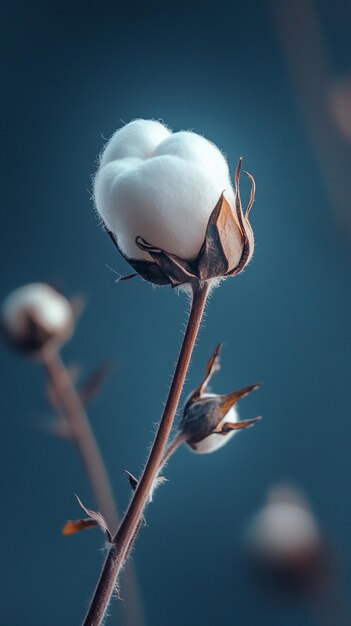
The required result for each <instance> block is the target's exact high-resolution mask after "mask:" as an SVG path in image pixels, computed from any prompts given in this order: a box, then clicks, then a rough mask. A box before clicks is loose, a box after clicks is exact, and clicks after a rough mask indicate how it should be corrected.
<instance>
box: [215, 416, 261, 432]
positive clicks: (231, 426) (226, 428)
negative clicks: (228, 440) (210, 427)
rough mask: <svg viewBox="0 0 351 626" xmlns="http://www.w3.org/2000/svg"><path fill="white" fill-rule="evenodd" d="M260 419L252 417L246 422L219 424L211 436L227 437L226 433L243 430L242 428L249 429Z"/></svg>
mask: <svg viewBox="0 0 351 626" xmlns="http://www.w3.org/2000/svg"><path fill="white" fill-rule="evenodd" d="M260 419H261V417H254V418H252V419H248V420H242V421H241V422H225V423H224V424H219V425H218V426H217V428H216V429H215V430H214V431H213V434H216V435H228V433H230V432H232V431H233V430H243V429H244V428H249V427H250V426H253V425H254V424H256V422H258V421H259V420H260Z"/></svg>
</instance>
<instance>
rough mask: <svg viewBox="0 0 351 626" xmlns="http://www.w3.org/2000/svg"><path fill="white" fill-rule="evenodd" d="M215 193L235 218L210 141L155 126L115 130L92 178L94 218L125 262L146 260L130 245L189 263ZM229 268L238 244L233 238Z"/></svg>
mask: <svg viewBox="0 0 351 626" xmlns="http://www.w3.org/2000/svg"><path fill="white" fill-rule="evenodd" d="M222 192H224V196H225V198H226V200H227V201H228V203H229V204H230V206H231V208H232V210H233V214H234V215H235V206H234V191H233V188H232V184H231V181H230V176H229V169H228V165H227V162H226V160H225V158H224V156H223V154H222V153H221V152H220V150H219V149H218V148H217V147H216V146H215V145H214V144H213V143H211V142H210V141H208V140H207V139H205V138H204V137H201V136H200V135H197V134H195V133H193V132H185V131H181V132H178V133H174V134H172V133H171V131H170V130H169V129H168V128H166V127H165V126H164V125H162V124H161V123H160V122H156V121H153V120H140V119H139V120H134V121H132V122H130V123H129V124H127V125H126V126H124V127H123V128H121V129H120V130H117V131H116V133H115V134H114V135H113V136H112V137H111V139H110V141H109V142H108V144H107V146H106V148H105V150H104V151H103V153H102V155H101V161H100V167H99V169H98V172H97V174H96V177H95V184H94V198H95V204H96V208H97V211H98V213H99V215H100V216H101V218H102V220H103V222H104V224H105V225H106V227H107V229H108V230H109V231H111V233H112V234H113V236H114V237H115V239H116V241H117V244H118V247H119V248H120V251H121V252H122V254H123V255H124V256H125V257H126V258H128V259H138V260H150V255H149V254H148V253H147V252H146V251H144V250H141V249H140V248H139V247H138V246H137V245H136V243H135V240H136V238H137V237H142V238H143V239H144V240H145V241H147V242H149V243H150V244H152V246H155V247H158V248H160V249H163V250H165V251H167V252H168V253H169V254H174V255H177V256H178V257H180V258H182V259H184V260H190V259H194V258H195V257H196V256H197V255H198V253H199V251H200V248H201V246H202V244H203V242H204V239H205V235H206V228H207V224H208V220H209V218H210V216H211V213H212V211H213V209H214V207H215V206H216V204H217V202H218V200H219V198H220V196H221V194H222ZM233 248H234V255H235V259H234V264H239V261H240V259H241V255H242V251H243V238H242V233H241V231H240V228H239V226H238V225H237V226H236V232H235V234H234V245H233V244H232V250H233Z"/></svg>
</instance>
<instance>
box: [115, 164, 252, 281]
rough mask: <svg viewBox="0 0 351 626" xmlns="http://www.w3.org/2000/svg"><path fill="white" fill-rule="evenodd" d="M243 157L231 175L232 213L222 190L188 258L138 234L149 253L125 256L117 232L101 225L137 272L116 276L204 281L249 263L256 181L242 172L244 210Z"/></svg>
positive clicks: (231, 273)
mask: <svg viewBox="0 0 351 626" xmlns="http://www.w3.org/2000/svg"><path fill="white" fill-rule="evenodd" d="M241 166H242V158H240V159H239V163H238V165H237V168H236V171H235V177H234V183H235V213H233V210H232V208H231V206H230V204H229V202H228V201H227V200H226V198H225V197H224V194H223V193H222V194H221V196H220V198H219V199H218V202H217V204H216V206H215V207H214V209H213V211H212V213H211V215H210V218H209V220H208V223H207V228H206V235H205V239H204V241H203V244H202V246H201V248H200V251H199V253H198V255H197V256H196V257H195V258H193V259H190V260H186V259H182V258H180V257H179V256H177V255H175V254H171V253H170V252H168V251H166V250H163V249H162V248H159V247H157V246H155V245H153V244H152V242H148V241H146V240H145V239H144V238H143V237H141V236H138V237H136V239H135V243H136V245H137V246H138V248H140V250H142V251H143V252H147V253H148V255H149V256H150V257H151V259H152V260H151V261H149V260H140V259H136V258H133V257H127V256H126V255H125V254H124V253H123V251H122V250H121V248H120V246H119V245H118V241H117V238H116V236H115V235H114V234H113V233H112V232H111V231H110V230H109V229H108V228H107V227H106V225H104V228H105V230H106V232H107V234H108V235H109V237H110V238H111V239H112V241H113V243H114V245H115V246H116V248H117V249H118V250H119V252H120V254H121V255H122V256H123V257H124V258H125V259H126V261H128V263H129V264H130V265H131V266H132V267H133V269H134V270H135V272H136V274H135V273H133V274H128V275H126V276H122V277H121V278H120V279H119V280H128V279H130V278H134V277H135V276H136V275H137V274H139V275H140V276H141V277H142V278H144V279H145V280H147V281H149V282H151V283H154V284H156V285H171V286H172V287H178V286H180V285H183V284H186V283H192V282H197V281H206V280H211V279H213V278H223V277H227V276H235V275H237V274H239V273H240V272H241V271H242V270H243V269H244V268H245V266H246V265H247V264H248V263H249V261H250V259H251V257H252V255H253V250H254V237H253V232H252V228H251V225H250V222H249V213H250V210H251V208H252V205H253V202H254V198H255V181H254V178H253V176H252V175H251V174H249V173H248V172H244V174H245V175H246V176H248V178H249V179H250V181H251V191H250V198H249V202H248V205H247V208H246V210H245V213H244V211H243V208H242V203H241V197H240V173H241ZM238 237H241V245H242V251H241V256H240V259H239V262H238V261H237V247H238Z"/></svg>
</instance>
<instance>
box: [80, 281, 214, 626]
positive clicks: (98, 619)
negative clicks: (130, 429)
mask: <svg viewBox="0 0 351 626" xmlns="http://www.w3.org/2000/svg"><path fill="white" fill-rule="evenodd" d="M208 291H209V285H208V283H202V284H201V283H199V284H198V283H196V284H195V285H194V286H193V298H192V303H191V309H190V315H189V320H188V324H187V328H186V331H185V335H184V339H183V343H182V347H181V350H180V354H179V357H178V362H177V366H176V369H175V372H174V376H173V379H172V384H171V387H170V390H169V394H168V398H167V402H166V405H165V408H164V411H163V415H162V417H161V421H160V424H159V427H158V430H157V433H156V437H155V440H154V443H153V445H152V449H151V452H150V456H149V458H148V461H147V463H146V466H145V469H144V472H143V474H142V476H141V478H140V481H139V482H138V485H137V488H136V490H135V492H134V494H133V497H132V499H131V502H130V504H129V507H128V509H127V512H126V514H125V516H124V518H123V520H122V522H121V525H120V527H119V529H118V532H117V534H116V536H115V537H114V540H113V545H112V547H111V548H110V552H109V554H108V556H107V560H106V562H105V565H104V567H103V570H102V573H101V576H100V580H99V582H98V585H97V588H96V591H95V594H94V596H93V599H92V602H91V605H90V608H89V610H88V613H87V616H86V618H85V620H84V623H83V626H100V625H101V623H102V621H103V619H104V616H105V614H106V610H107V607H108V605H109V602H110V599H111V596H112V593H113V590H114V589H115V588H116V585H117V583H118V577H119V574H120V572H121V570H122V568H123V566H124V563H125V560H126V558H127V556H128V553H129V551H130V548H131V546H132V544H133V542H134V539H135V537H136V534H137V531H138V528H139V525H140V522H141V520H142V518H143V513H144V509H145V506H146V504H147V502H148V500H149V495H150V492H151V490H152V488H153V484H154V480H155V478H156V477H157V474H158V472H159V469H160V464H161V463H162V460H163V458H164V452H165V447H166V444H167V441H168V438H169V435H170V432H171V429H172V425H173V421H174V417H175V414H176V411H177V408H178V404H179V400H180V395H181V392H182V389H183V385H184V381H185V377H186V374H187V371H188V368H189V364H190V360H191V355H192V352H193V348H194V344H195V341H196V337H197V334H198V331H199V327H200V323H201V319H202V315H203V312H204V308H205V304H206V299H207V295H208Z"/></svg>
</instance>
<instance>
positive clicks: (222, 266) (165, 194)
mask: <svg viewBox="0 0 351 626" xmlns="http://www.w3.org/2000/svg"><path fill="white" fill-rule="evenodd" d="M241 168H242V160H241V159H240V160H239V162H238V165H237V167H236V170H235V174H234V183H232V181H231V176H230V172H229V167H228V164H227V161H226V159H225V157H224V155H223V154H222V152H221V151H220V150H219V149H218V148H217V147H216V146H215V145H214V144H213V143H211V142H210V141H208V140H207V139H205V138H204V137H202V136H200V135H198V134H196V133H194V132H190V131H181V132H175V133H173V132H172V131H171V130H170V129H169V128H168V127H167V126H165V125H164V124H163V123H161V122H158V121H154V120H143V119H137V120H134V121H132V122H130V123H129V124H126V125H125V126H123V127H122V128H120V129H119V130H117V131H116V132H115V133H114V134H113V135H112V137H111V139H110V140H109V141H108V143H107V144H106V146H105V147H104V149H103V151H102V153H101V155H100V160H99V166H98V170H97V172H96V175H95V178H94V191H93V197H94V202H95V207H96V211H97V213H98V215H99V218H100V220H101V224H102V226H103V228H104V230H105V231H106V232H107V233H108V235H109V236H110V238H111V239H112V241H113V243H114V245H115V246H116V248H117V250H118V251H119V252H120V254H121V255H122V256H123V257H124V259H126V261H127V262H128V263H129V264H130V266H131V268H132V273H130V274H128V275H126V276H123V277H122V279H123V280H127V279H131V278H133V277H136V276H138V275H139V276H141V277H142V278H143V279H144V280H146V281H148V282H150V283H152V284H154V285H160V286H161V285H170V286H171V287H179V288H180V289H181V290H184V291H185V292H186V293H187V294H188V295H189V299H190V311H189V317H188V321H187V326H186V330H185V334H184V338H183V341H182V345H181V348H180V353H179V357H178V361H177V364H176V367H175V371H174V374H173V378H172V382H171V386H170V389H169V393H168V397H167V400H166V403H165V406H164V411H163V413H162V416H161V419H160V422H159V425H158V428H157V432H156V435H155V439H154V442H153V445H152V447H151V451H150V454H149V457H148V460H147V462H146V464H145V467H144V470H143V472H142V474H141V476H140V477H139V478H136V477H135V476H133V475H132V474H130V473H129V472H127V475H128V478H129V482H130V484H131V486H132V489H133V494H132V497H131V500H130V503H129V506H128V508H127V511H126V513H125V515H124V517H123V519H122V521H121V523H120V525H119V527H118V530H117V532H116V533H115V534H114V533H113V532H112V531H111V529H110V528H109V527H108V523H107V522H106V520H104V519H103V518H101V515H100V513H97V512H94V511H91V510H88V509H86V508H85V507H84V510H85V513H86V514H87V515H88V517H87V518H85V520H78V521H77V522H76V525H77V526H76V527H77V528H78V527H79V525H80V524H82V525H83V526H82V527H84V524H86V525H87V527H89V526H90V525H96V526H100V528H101V529H102V530H103V532H104V533H105V535H106V538H107V541H108V543H109V544H110V548H109V551H108V554H107V558H106V561H105V564H104V566H103V570H102V573H101V576H100V579H99V581H98V584H97V587H96V590H95V593H94V595H93V598H92V601H91V604H90V606H89V609H88V612H87V615H86V617H85V620H84V626H100V624H102V622H103V621H104V618H105V617H106V612H107V608H108V605H109V602H110V599H111V596H112V595H113V593H115V594H117V595H118V594H119V579H120V574H121V571H122V569H123V567H124V565H125V563H126V561H127V559H128V556H129V554H130V551H131V549H132V547H133V543H134V541H135V538H136V536H137V534H138V531H139V529H140V527H141V525H142V521H143V519H144V514H145V508H146V506H147V504H148V503H149V502H151V501H152V496H153V494H154V491H155V488H156V487H157V486H158V485H159V484H161V483H162V482H163V481H164V477H163V476H162V469H163V467H164V465H165V463H166V461H168V460H169V458H170V456H171V455H172V454H173V453H174V452H175V450H176V449H177V448H178V446H179V445H180V444H181V443H185V444H186V445H188V446H190V447H191V448H192V449H193V450H194V452H198V453H208V452H212V451H215V450H217V449H219V448H220V447H222V445H223V444H224V443H226V442H227V441H229V440H230V439H231V437H232V436H233V434H234V433H235V432H237V431H238V430H242V429H243V428H246V427H247V426H251V425H253V424H254V422H255V421H256V420H255V419H252V420H244V421H242V422H241V421H239V418H238V413H237V409H236V406H235V404H236V402H237V401H238V400H239V399H240V398H242V397H243V396H244V395H246V394H247V393H249V392H250V391H252V390H253V389H254V388H256V385H251V386H250V387H247V388H245V389H243V390H240V391H238V392H233V393H231V394H227V395H224V396H220V395H216V394H212V393H211V392H210V391H209V388H208V383H209V380H210V378H211V377H212V375H213V373H214V372H215V371H217V370H218V368H219V348H217V349H216V351H215V353H214V354H213V356H212V357H211V359H210V362H209V364H208V366H207V370H206V376H205V379H204V380H203V382H202V384H201V385H200V387H199V388H198V389H197V390H195V391H194V392H193V393H192V394H191V396H190V397H189V398H188V401H187V402H186V403H185V406H184V410H183V416H182V419H181V420H180V423H179V426H178V429H177V432H176V435H175V437H173V438H171V431H172V428H173V425H174V421H175V415H176V412H177V409H178V405H179V402H180V398H181V393H182V389H183V385H184V381H185V377H186V374H187V371H188V368H189V365H190V361H191V357H192V352H193V348H194V344H195V341H196V337H197V334H198V330H199V327H200V324H201V320H202V316H203V312H204V309H205V305H206V302H207V298H208V295H209V293H210V291H211V290H212V289H213V287H214V286H216V285H218V284H219V283H220V282H221V281H222V280H224V279H225V278H227V277H231V276H236V275H237V274H239V273H240V272H242V271H243V270H244V268H245V267H246V266H247V264H248V263H249V261H250V260H251V258H252V255H253V250H254V237H253V233H252V229H251V225H250V222H249V213H250V210H251V207H252V205H253V202H254V196H255V183H254V179H253V177H252V176H251V174H248V173H247V172H245V174H246V176H247V177H248V179H249V181H250V183H251V192H250V197H249V201H248V205H247V207H246V209H245V210H244V209H243V207H242V202H241V197H240V174H241ZM73 524H74V523H73Z"/></svg>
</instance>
